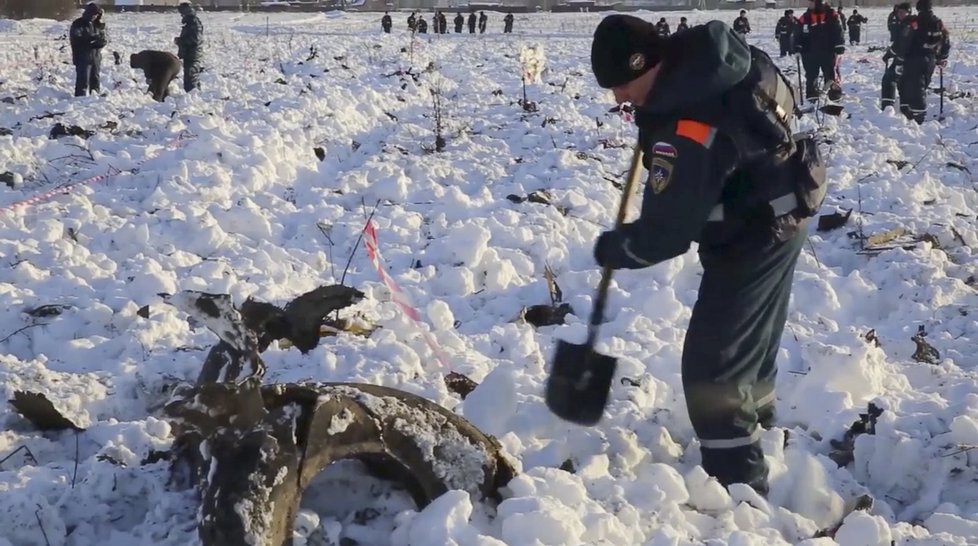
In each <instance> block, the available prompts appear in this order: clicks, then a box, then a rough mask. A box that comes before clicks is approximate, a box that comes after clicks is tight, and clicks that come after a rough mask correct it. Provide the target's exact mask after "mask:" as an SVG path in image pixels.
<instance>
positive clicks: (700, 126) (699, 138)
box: [676, 119, 716, 148]
mask: <svg viewBox="0 0 978 546" xmlns="http://www.w3.org/2000/svg"><path fill="white" fill-rule="evenodd" d="M715 133H716V129H714V128H713V127H711V126H710V125H707V124H705V123H703V122H700V121H693V120H691V119H681V120H679V123H677V124H676V135H678V136H681V137H686V138H688V139H690V140H692V141H693V142H696V143H697V144H700V145H701V146H703V147H706V148H709V147H710V144H712V143H713V135H714V134H715Z"/></svg>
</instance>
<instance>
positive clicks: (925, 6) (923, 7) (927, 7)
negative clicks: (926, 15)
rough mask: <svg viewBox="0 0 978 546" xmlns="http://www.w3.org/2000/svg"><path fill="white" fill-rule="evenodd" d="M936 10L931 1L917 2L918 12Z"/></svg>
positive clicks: (921, 0)
mask: <svg viewBox="0 0 978 546" xmlns="http://www.w3.org/2000/svg"><path fill="white" fill-rule="evenodd" d="M933 9H934V6H933V4H931V1H930V0H917V12H918V13H919V12H924V11H932V10H933Z"/></svg>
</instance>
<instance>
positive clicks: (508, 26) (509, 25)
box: [503, 12, 513, 34]
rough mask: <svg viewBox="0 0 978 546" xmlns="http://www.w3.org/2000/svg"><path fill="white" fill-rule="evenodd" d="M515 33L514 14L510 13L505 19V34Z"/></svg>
mask: <svg viewBox="0 0 978 546" xmlns="http://www.w3.org/2000/svg"><path fill="white" fill-rule="evenodd" d="M512 32H513V13H512V12H509V13H507V14H506V17H503V34H510V33H512Z"/></svg>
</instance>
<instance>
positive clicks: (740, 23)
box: [733, 15, 750, 34]
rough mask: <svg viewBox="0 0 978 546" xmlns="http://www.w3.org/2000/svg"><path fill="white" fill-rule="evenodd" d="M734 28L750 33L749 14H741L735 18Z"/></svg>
mask: <svg viewBox="0 0 978 546" xmlns="http://www.w3.org/2000/svg"><path fill="white" fill-rule="evenodd" d="M733 29H734V32H739V33H740V34H750V21H748V20H747V16H746V15H741V16H740V17H738V18H736V19H734V24H733Z"/></svg>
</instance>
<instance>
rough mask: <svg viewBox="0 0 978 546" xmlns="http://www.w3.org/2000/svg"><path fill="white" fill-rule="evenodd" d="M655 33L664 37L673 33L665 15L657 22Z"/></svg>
mask: <svg viewBox="0 0 978 546" xmlns="http://www.w3.org/2000/svg"><path fill="white" fill-rule="evenodd" d="M655 33H656V34H658V35H659V36H661V37H663V38H665V37H666V36H669V35H670V34H672V31H670V30H669V23H668V22H666V18H665V17H662V18H660V19H659V22H658V23H656V24H655Z"/></svg>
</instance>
